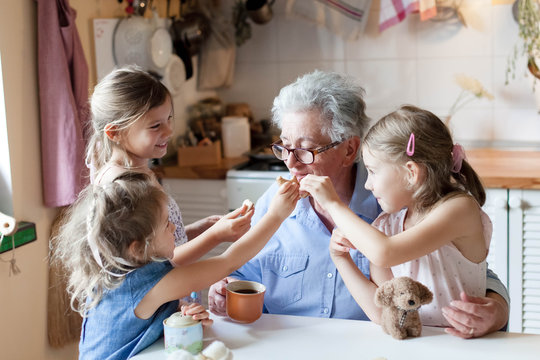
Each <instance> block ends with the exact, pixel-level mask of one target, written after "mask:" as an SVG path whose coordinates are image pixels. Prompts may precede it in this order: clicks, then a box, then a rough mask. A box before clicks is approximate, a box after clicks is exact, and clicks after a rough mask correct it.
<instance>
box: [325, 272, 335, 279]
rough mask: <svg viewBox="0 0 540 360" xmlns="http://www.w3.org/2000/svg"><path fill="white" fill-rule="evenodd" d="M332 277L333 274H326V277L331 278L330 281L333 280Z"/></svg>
mask: <svg viewBox="0 0 540 360" xmlns="http://www.w3.org/2000/svg"><path fill="white" fill-rule="evenodd" d="M332 276H334V275H333V274H332V273H328V274H326V277H327V278H329V279H330V278H332Z"/></svg>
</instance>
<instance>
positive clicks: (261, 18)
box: [246, 0, 275, 24]
mask: <svg viewBox="0 0 540 360" xmlns="http://www.w3.org/2000/svg"><path fill="white" fill-rule="evenodd" d="M274 1H275V0H271V1H267V0H247V1H246V10H247V13H248V16H249V18H250V19H251V20H253V22H255V23H256V24H266V23H267V22H269V21H270V20H272V15H273V14H272V5H273V4H274Z"/></svg>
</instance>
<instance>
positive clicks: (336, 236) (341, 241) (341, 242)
mask: <svg viewBox="0 0 540 360" xmlns="http://www.w3.org/2000/svg"><path fill="white" fill-rule="evenodd" d="M351 249H354V245H353V244H351V242H350V241H349V240H348V239H347V238H345V237H344V236H343V233H342V232H341V231H339V229H338V228H335V229H334V231H332V237H331V238H330V246H329V250H330V256H333V257H337V256H346V255H348V254H349V251H350V250H351Z"/></svg>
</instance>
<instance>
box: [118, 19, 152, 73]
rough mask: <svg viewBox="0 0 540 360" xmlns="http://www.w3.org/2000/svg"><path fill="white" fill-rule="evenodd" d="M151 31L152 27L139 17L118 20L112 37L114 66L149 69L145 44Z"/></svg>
mask: <svg viewBox="0 0 540 360" xmlns="http://www.w3.org/2000/svg"><path fill="white" fill-rule="evenodd" d="M152 30H153V28H152V25H150V23H149V22H148V21H146V20H145V19H144V18H142V17H140V16H131V17H129V18H123V19H120V20H119V21H118V24H117V25H116V29H115V31H114V35H113V54H114V60H115V63H116V65H117V66H124V65H130V64H136V65H139V66H141V67H142V68H145V69H149V68H150V65H151V62H150V61H151V59H150V57H149V54H148V47H147V44H148V41H149V39H150V36H151V35H152Z"/></svg>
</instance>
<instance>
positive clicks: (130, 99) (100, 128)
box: [86, 65, 170, 171]
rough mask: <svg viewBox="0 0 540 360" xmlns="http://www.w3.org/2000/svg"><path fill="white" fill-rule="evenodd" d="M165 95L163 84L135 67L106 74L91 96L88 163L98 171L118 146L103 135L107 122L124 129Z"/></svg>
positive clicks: (161, 101)
mask: <svg viewBox="0 0 540 360" xmlns="http://www.w3.org/2000/svg"><path fill="white" fill-rule="evenodd" d="M168 97H170V94H169V91H168V90H167V88H166V87H165V85H163V84H162V83H161V82H160V81H159V80H158V79H157V78H155V77H154V76H152V75H151V74H149V73H147V72H146V71H144V70H143V69H142V68H140V67H138V66H134V65H130V66H126V67H124V68H119V69H115V70H113V71H112V72H110V73H109V74H108V75H106V76H105V77H104V78H103V79H102V80H101V81H100V82H99V83H98V84H97V85H96V87H95V88H94V93H93V94H92V97H91V99H90V109H91V113H92V122H91V129H90V134H89V142H88V146H87V149H86V162H87V164H92V166H94V168H95V170H96V171H99V169H100V168H101V167H102V166H103V165H105V163H106V162H107V161H108V160H109V159H110V158H111V155H112V149H113V147H114V146H117V147H118V146H119V145H117V144H115V143H114V142H112V141H111V140H110V139H109V138H108V137H107V135H106V134H105V127H106V126H107V125H109V124H111V125H114V126H116V128H117V130H120V131H122V130H125V129H127V128H129V127H130V126H131V125H133V124H134V123H135V122H137V121H138V120H139V119H141V118H142V117H143V116H144V115H145V114H146V113H147V112H148V111H149V110H150V109H152V108H154V107H156V106H159V105H162V104H163V103H164V102H165V101H166V100H167V98H168ZM126 162H127V156H126ZM126 166H129V164H127V163H126Z"/></svg>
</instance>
